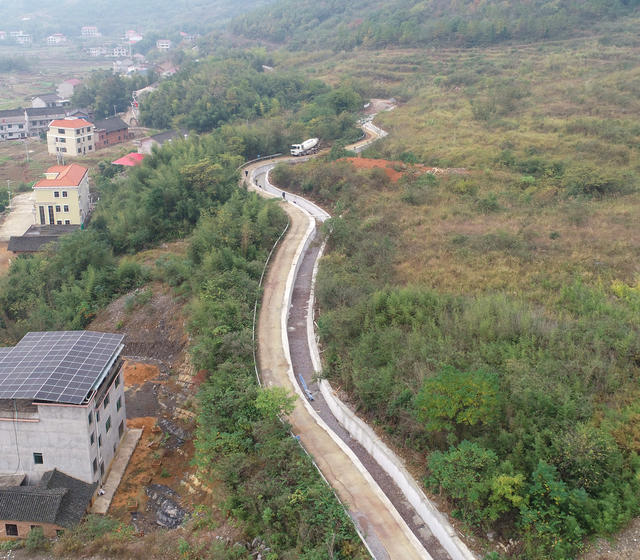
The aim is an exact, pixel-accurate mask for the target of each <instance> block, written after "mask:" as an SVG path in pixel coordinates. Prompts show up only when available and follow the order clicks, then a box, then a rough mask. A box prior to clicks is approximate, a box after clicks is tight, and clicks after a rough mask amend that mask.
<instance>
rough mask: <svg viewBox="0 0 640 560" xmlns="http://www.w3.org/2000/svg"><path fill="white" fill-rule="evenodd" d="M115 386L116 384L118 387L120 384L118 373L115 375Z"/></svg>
mask: <svg viewBox="0 0 640 560" xmlns="http://www.w3.org/2000/svg"><path fill="white" fill-rule="evenodd" d="M115 386H116V387H119V386H120V374H118V375H117V376H116V382H115Z"/></svg>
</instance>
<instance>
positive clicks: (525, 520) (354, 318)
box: [318, 234, 640, 559]
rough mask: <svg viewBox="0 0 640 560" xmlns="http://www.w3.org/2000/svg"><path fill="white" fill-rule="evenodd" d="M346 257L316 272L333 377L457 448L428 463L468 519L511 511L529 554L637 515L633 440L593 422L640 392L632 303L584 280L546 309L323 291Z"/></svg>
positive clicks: (512, 525)
mask: <svg viewBox="0 0 640 560" xmlns="http://www.w3.org/2000/svg"><path fill="white" fill-rule="evenodd" d="M354 236H355V234H354ZM347 250H349V249H348V248H347ZM336 262H339V261H337V255H336V254H334V255H332V256H331V258H330V261H329V266H328V267H326V266H323V267H322V268H321V273H320V274H319V277H318V278H319V286H318V295H319V297H320V298H321V304H322V305H323V307H324V308H325V309H331V310H330V311H327V312H325V313H324V314H323V315H322V316H321V317H320V319H319V325H320V333H321V335H322V337H323V340H324V341H325V343H326V345H327V346H326V350H325V353H324V355H325V359H326V366H327V370H326V373H327V375H329V376H330V377H334V378H336V379H337V380H339V382H340V383H341V384H342V385H343V386H345V387H346V388H347V389H349V390H350V392H351V394H353V395H354V398H356V399H357V402H358V403H359V405H360V407H361V408H362V409H363V410H364V411H366V412H367V414H369V415H371V416H373V417H375V418H376V419H377V420H378V421H380V422H382V423H383V425H385V426H386V427H387V429H388V430H389V431H390V433H392V434H394V435H395V436H397V437H398V438H399V441H402V442H404V444H405V445H408V446H410V447H412V448H415V449H419V450H422V451H424V452H427V453H428V452H430V451H431V450H432V449H433V447H434V446H436V448H437V447H438V446H439V447H441V448H445V449H446V448H447V447H448V446H452V447H451V448H450V449H449V450H448V451H437V452H434V453H431V454H430V456H429V468H430V471H431V481H432V484H435V485H436V486H439V487H441V488H443V489H444V490H445V491H446V493H447V495H449V496H450V497H451V499H452V500H453V501H454V503H455V504H456V507H457V510H456V511H457V514H458V515H459V516H460V517H461V518H463V519H465V520H466V521H467V522H468V523H470V524H472V525H481V526H487V525H488V524H491V523H494V522H497V521H500V524H499V525H498V527H499V528H500V529H501V530H502V531H503V532H504V534H506V535H509V534H519V535H520V536H521V537H522V539H523V541H522V542H523V551H522V557H526V558H542V557H545V558H546V557H552V558H558V559H559V558H567V557H570V556H571V555H573V554H574V553H575V551H576V550H577V549H578V547H579V546H580V543H581V542H582V537H583V536H584V535H587V534H590V533H594V532H596V533H606V532H610V531H614V530H616V529H617V528H619V527H620V526H621V524H623V523H625V522H626V521H628V520H629V519H630V518H631V517H632V516H634V515H635V514H637V513H638V511H640V501H639V500H638V498H637V496H638V492H639V491H640V483H639V482H638V478H637V476H636V475H637V473H638V472H639V471H638V457H637V455H636V450H632V449H630V448H628V447H627V446H626V445H621V444H620V443H619V442H618V441H616V438H615V437H614V433H615V431H616V430H620V429H621V428H622V426H621V424H620V423H619V421H618V420H617V419H615V420H613V421H612V422H611V423H610V424H609V425H606V426H605V425H603V424H602V422H601V421H598V420H596V418H602V416H603V415H605V414H610V413H611V411H610V410H609V408H608V406H607V405H606V404H603V403H606V402H607V401H608V400H609V399H611V398H614V395H616V394H620V392H625V391H632V392H635V391H637V390H636V388H635V385H634V382H633V379H634V378H637V376H638V374H640V371H638V364H637V362H636V361H635V359H634V358H633V356H637V355H639V354H638V353H639V352H640V347H639V346H638V342H637V341H638V340H639V338H638V334H639V329H638V324H637V321H636V319H637V317H636V316H635V315H634V312H633V310H632V309H630V308H629V307H628V306H626V305H625V304H624V302H623V301H620V300H618V299H616V298H614V297H612V295H611V294H607V293H605V292H603V291H599V290H594V289H590V288H587V287H586V286H584V285H583V284H582V283H581V282H579V281H576V282H575V283H574V284H573V285H571V286H568V287H567V288H566V290H565V291H563V293H561V294H559V296H558V299H557V301H556V307H555V309H551V308H550V309H547V310H546V311H545V313H544V314H541V313H540V312H539V311H536V310H534V309H532V308H530V307H529V306H528V305H527V304H524V303H522V302H519V301H517V300H512V299H511V298H507V297H504V296H483V297H478V298H460V297H451V296H446V295H442V294H437V293H435V292H429V291H425V290H421V289H416V288H408V289H387V290H383V291H379V292H375V293H373V294H371V295H370V296H362V297H358V298H355V301H350V302H349V305H348V306H344V305H341V304H340V301H338V300H336V299H335V298H332V297H326V289H327V286H328V285H329V286H330V285H331V283H332V278H333V277H334V276H338V277H340V275H341V274H344V273H345V272H346V270H347V267H346V266H344V265H345V264H346V263H343V266H338V267H337V269H336V265H335V263H336ZM360 278H361V279H362V281H364V282H367V281H370V280H369V279H370V276H369V275H366V276H365V275H362V276H360ZM365 278H366V279H367V280H365ZM366 291H367V290H365V292H366ZM568 313H570V314H568ZM629 333H634V334H631V335H630V334H629ZM568 364H569V366H568ZM634 394H635V393H634Z"/></svg>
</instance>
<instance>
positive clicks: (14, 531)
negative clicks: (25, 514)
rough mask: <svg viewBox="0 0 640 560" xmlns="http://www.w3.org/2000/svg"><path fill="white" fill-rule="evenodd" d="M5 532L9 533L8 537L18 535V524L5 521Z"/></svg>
mask: <svg viewBox="0 0 640 560" xmlns="http://www.w3.org/2000/svg"><path fill="white" fill-rule="evenodd" d="M4 532H5V534H6V535H7V537H17V536H18V526H17V525H16V524H15V523H5V525H4Z"/></svg>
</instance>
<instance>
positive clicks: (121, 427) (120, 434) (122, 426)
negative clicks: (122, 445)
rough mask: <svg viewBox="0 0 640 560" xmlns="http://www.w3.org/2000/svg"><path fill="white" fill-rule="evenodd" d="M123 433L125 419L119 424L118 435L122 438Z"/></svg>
mask: <svg viewBox="0 0 640 560" xmlns="http://www.w3.org/2000/svg"><path fill="white" fill-rule="evenodd" d="M122 434H124V420H121V421H120V425H119V426H118V435H119V436H120V439H122Z"/></svg>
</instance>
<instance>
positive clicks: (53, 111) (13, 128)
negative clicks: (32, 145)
mask: <svg viewBox="0 0 640 560" xmlns="http://www.w3.org/2000/svg"><path fill="white" fill-rule="evenodd" d="M65 114H66V110H65V108H64V107H38V108H33V107H28V108H26V109H23V108H22V107H20V108H18V109H8V110H4V111H0V141H2V140H16V139H19V138H27V137H34V136H39V135H40V134H41V133H43V132H44V133H46V132H47V130H49V123H50V122H51V121H52V120H54V119H63V118H64V117H65Z"/></svg>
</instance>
